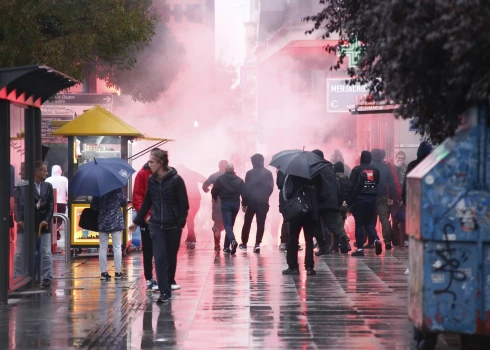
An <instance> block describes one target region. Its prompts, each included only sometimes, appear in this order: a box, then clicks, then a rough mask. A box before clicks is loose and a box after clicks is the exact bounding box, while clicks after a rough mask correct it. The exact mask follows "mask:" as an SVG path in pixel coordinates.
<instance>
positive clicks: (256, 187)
mask: <svg viewBox="0 0 490 350" xmlns="http://www.w3.org/2000/svg"><path fill="white" fill-rule="evenodd" d="M250 159H251V160H252V165H253V169H252V170H249V171H247V175H246V176H245V188H244V192H243V203H242V204H243V206H245V207H247V206H255V205H260V204H267V205H268V204H269V198H270V196H271V194H272V191H273V190H274V178H273V176H272V173H271V172H270V171H269V170H267V169H266V168H265V167H264V156H263V155H262V154H254V155H253V156H252V157H251V158H250Z"/></svg>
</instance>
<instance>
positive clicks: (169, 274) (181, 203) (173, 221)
mask: <svg viewBox="0 0 490 350" xmlns="http://www.w3.org/2000/svg"><path fill="white" fill-rule="evenodd" d="M148 164H149V166H150V170H151V172H152V175H151V176H150V178H149V179H148V190H147V191H146V195H145V199H144V201H143V205H142V206H141V210H140V211H139V212H138V215H137V216H136V218H135V219H134V220H133V224H132V225H131V226H130V227H129V229H130V231H132V232H134V230H135V229H136V225H139V226H141V225H142V224H143V223H144V222H145V217H146V215H147V214H148V211H149V210H150V208H151V215H150V218H149V219H148V225H149V227H150V235H151V240H152V242H153V256H154V259H155V270H156V273H157V279H158V289H159V291H160V297H159V298H158V300H157V302H158V303H166V302H167V301H168V300H169V299H170V298H171V297H172V292H171V289H174V290H175V289H179V288H180V287H179V286H178V285H177V283H176V281H175V271H176V269H177V253H178V252H179V246H180V239H181V236H182V229H183V228H184V226H185V224H186V220H187V214H188V212H189V199H188V198H187V190H186V188H185V183H184V180H183V179H182V178H181V177H180V176H179V175H178V174H177V171H176V170H175V169H174V168H171V167H169V166H168V153H167V152H166V151H163V150H161V149H153V150H152V151H151V153H150V161H149V162H148Z"/></svg>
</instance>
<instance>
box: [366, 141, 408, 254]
mask: <svg viewBox="0 0 490 350" xmlns="http://www.w3.org/2000/svg"><path fill="white" fill-rule="evenodd" d="M371 156H372V162H371V165H372V166H374V167H375V168H376V169H378V170H379V183H378V184H377V186H376V192H377V198H376V213H377V215H378V216H379V221H380V222H381V228H382V232H383V239H384V241H385V248H386V250H390V249H391V247H392V240H393V232H392V231H391V224H390V205H392V204H393V202H395V201H396V202H397V203H398V202H399V201H400V194H401V188H400V190H399V191H397V189H396V185H395V178H394V177H393V173H392V172H391V169H390V167H389V166H388V165H386V164H385V163H383V151H382V150H380V149H373V150H372V152H371Z"/></svg>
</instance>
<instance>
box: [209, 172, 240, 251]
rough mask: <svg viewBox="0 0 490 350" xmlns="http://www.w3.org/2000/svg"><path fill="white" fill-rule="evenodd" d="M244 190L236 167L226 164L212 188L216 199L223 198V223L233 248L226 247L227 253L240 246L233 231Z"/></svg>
mask: <svg viewBox="0 0 490 350" xmlns="http://www.w3.org/2000/svg"><path fill="white" fill-rule="evenodd" d="M243 190H244V183H243V180H242V179H241V178H239V177H238V176H237V175H236V174H235V167H234V166H233V164H231V163H228V164H227V165H226V172H225V173H224V175H221V176H220V177H219V178H218V180H216V182H215V183H214V186H213V189H212V190H211V195H212V196H213V199H214V200H217V199H218V197H219V198H220V199H221V215H222V216H223V225H224V226H225V231H226V236H227V237H228V240H229V241H230V242H231V249H230V248H228V247H226V248H225V249H224V250H223V251H224V252H226V253H231V254H235V253H236V249H237V247H238V243H237V241H236V239H235V234H234V233H233V226H234V225H235V220H236V217H237V215H238V212H239V211H240V197H242V198H243Z"/></svg>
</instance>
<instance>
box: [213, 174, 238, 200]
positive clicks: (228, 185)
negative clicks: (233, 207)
mask: <svg viewBox="0 0 490 350" xmlns="http://www.w3.org/2000/svg"><path fill="white" fill-rule="evenodd" d="M243 189H244V183H243V180H242V179H241V178H239V177H238V176H236V174H235V172H234V171H227V172H225V173H224V174H223V175H221V176H220V177H218V179H217V180H216V182H215V183H214V185H213V189H212V190H211V195H212V196H213V199H218V197H219V198H220V199H221V203H226V202H240V196H241V197H242V198H243Z"/></svg>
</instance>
